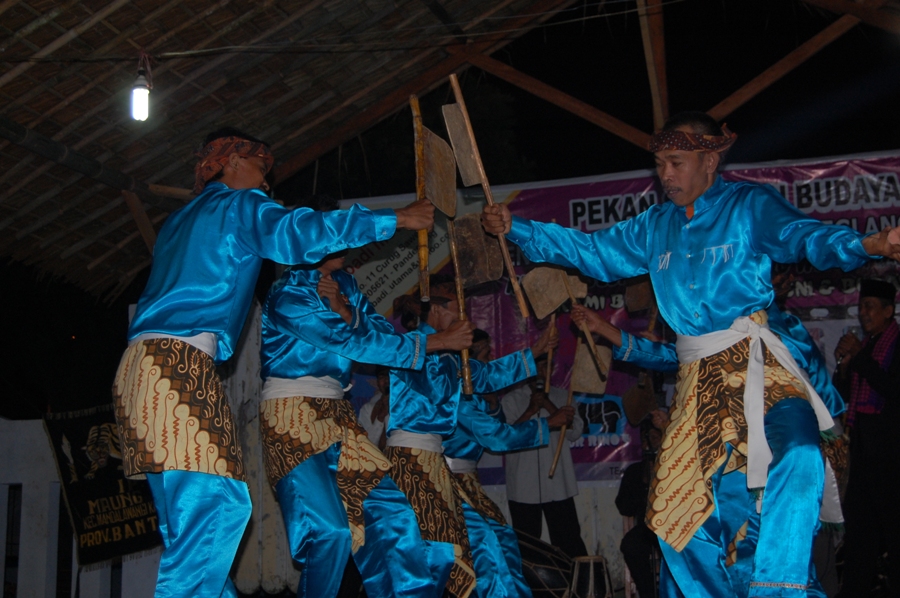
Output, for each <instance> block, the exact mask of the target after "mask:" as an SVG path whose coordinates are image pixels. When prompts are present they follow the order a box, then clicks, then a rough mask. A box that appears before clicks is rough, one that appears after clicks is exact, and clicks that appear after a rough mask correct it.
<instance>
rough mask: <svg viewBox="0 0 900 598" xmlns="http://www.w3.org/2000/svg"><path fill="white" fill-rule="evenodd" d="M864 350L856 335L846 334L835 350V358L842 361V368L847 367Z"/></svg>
mask: <svg viewBox="0 0 900 598" xmlns="http://www.w3.org/2000/svg"><path fill="white" fill-rule="evenodd" d="M861 350H862V343H861V342H860V341H859V339H858V338H856V335H855V334H845V335H844V336H842V337H841V340H839V341H838V344H837V347H835V348H834V356H835V358H837V359H839V360H840V361H841V366H842V367H847V364H849V363H850V362H851V361H852V360H853V358H854V357H856V354H857V353H859V352H860V351H861Z"/></svg>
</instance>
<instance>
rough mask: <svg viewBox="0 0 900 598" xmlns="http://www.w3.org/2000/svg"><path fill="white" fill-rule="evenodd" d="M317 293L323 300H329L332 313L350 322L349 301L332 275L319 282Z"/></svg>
mask: <svg viewBox="0 0 900 598" xmlns="http://www.w3.org/2000/svg"><path fill="white" fill-rule="evenodd" d="M316 292H317V293H319V296H320V297H321V298H322V299H328V305H329V307H331V311H333V312H334V313H336V314H338V315H340V316H341V317H342V318H344V319H345V320H347V321H348V322H349V318H350V316H351V315H352V314H351V313H350V309H349V308H348V307H347V299H346V298H345V297H344V295H343V294H342V293H341V288H340V287H339V286H338V283H336V282H335V281H334V279H333V278H331V274H328V275H326V276H323V277H322V278H321V279H320V280H319V284H318V285H316Z"/></svg>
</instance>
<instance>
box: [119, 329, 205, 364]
mask: <svg viewBox="0 0 900 598" xmlns="http://www.w3.org/2000/svg"><path fill="white" fill-rule="evenodd" d="M155 338H174V339H175V340H179V341H182V342H185V343H187V344H189V345H190V346H192V347H194V348H195V349H199V350H201V351H203V352H204V353H206V354H207V355H209V356H210V357H212V358H213V359H215V358H216V344H217V343H218V337H217V336H216V335H215V333H213V332H201V333H200V334H196V335H194V336H175V335H174V334H163V333H161V332H145V333H144V334H139V335H137V336H136V337H134V338H133V339H132V340H131V342H130V343H128V346H129V347H130V346H131V345H134V344H137V343H140V342H142V341H149V340H153V339H155Z"/></svg>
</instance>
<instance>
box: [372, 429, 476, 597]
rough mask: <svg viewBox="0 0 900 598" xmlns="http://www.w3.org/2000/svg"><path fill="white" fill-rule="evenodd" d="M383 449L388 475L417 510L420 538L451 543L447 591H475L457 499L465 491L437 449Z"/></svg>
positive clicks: (464, 594)
mask: <svg viewBox="0 0 900 598" xmlns="http://www.w3.org/2000/svg"><path fill="white" fill-rule="evenodd" d="M384 453H385V455H387V457H388V459H390V461H391V479H393V480H394V483H395V484H397V487H398V488H400V490H401V491H402V492H403V493H404V494H405V495H406V498H407V499H408V500H409V504H410V505H412V508H413V511H415V513H416V520H417V521H418V523H419V531H420V532H421V533H422V538H423V539H425V540H428V541H431V542H446V543H448V544H452V545H453V553H454V556H455V557H456V558H455V562H454V563H453V568H452V569H451V570H450V579H448V580H447V591H448V592H449V593H450V595H451V596H454V597H456V598H467V597H468V596H469V595H471V594H472V593H473V592H474V591H475V567H474V563H473V561H472V550H471V548H470V546H469V536H468V533H467V531H466V523H465V518H464V515H463V511H462V502H461V499H460V496H464V495H465V491H464V490H463V489H462V487H461V486H460V484H459V483H458V482H457V480H456V478H455V477H453V474H451V473H450V468H449V467H447V462H446V461H445V460H444V456H443V455H442V454H440V453H435V452H432V451H426V450H422V449H417V448H409V447H404V446H389V447H387V448H386V449H385V450H384ZM462 500H464V499H462Z"/></svg>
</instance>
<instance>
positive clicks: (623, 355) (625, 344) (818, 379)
mask: <svg viewBox="0 0 900 598" xmlns="http://www.w3.org/2000/svg"><path fill="white" fill-rule="evenodd" d="M766 312H767V313H768V314H769V327H770V328H771V329H772V330H773V331H774V332H776V333H777V334H778V336H780V337H781V341H782V342H783V343H784V345H785V346H786V347H787V348H788V351H790V352H791V356H792V357H793V358H794V360H795V361H796V362H797V365H798V366H800V369H802V370H805V371H806V373H807V374H808V375H809V381H810V382H811V383H812V386H813V388H815V389H816V392H817V393H819V396H820V397H822V402H823V403H825V407H827V408H828V412H829V413H830V414H831V416H832V417H837V416H838V415H840V414H841V413H843V412H844V410H845V409H846V407H845V405H844V399H842V398H841V395H840V394H839V393H838V391H837V389H836V388H835V387H834V384H832V383H831V376H829V375H828V369H827V368H826V366H825V358H824V357H822V353H820V352H819V348H818V347H817V346H816V343H815V341H813V339H812V337H811V336H810V335H809V331H807V330H806V327H805V326H803V323H802V322H801V321H800V318H798V317H797V316H795V315H793V314H788V313H784V312H782V311H781V310H779V309H778V308H777V307H775V305H772V306H770V307H769V309H767V310H766ZM629 343H630V344H629ZM613 359H616V360H619V361H625V362H627V363H633V364H635V365H638V366H640V367H643V368H647V369H651V370H657V371H660V372H675V371H677V370H678V356H677V355H676V354H675V345H674V344H665V343H656V342H653V341H650V340H647V339H645V338H642V337H639V336H633V335H630V334H628V333H626V332H622V346H621V347H613Z"/></svg>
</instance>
